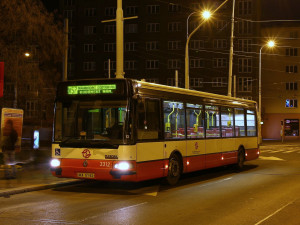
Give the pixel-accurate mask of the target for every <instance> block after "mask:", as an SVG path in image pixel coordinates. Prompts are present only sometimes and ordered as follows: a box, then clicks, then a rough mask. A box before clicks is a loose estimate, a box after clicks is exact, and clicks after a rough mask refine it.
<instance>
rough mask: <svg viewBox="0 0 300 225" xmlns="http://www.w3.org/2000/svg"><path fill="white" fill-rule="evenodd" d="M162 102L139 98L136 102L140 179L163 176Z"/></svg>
mask: <svg viewBox="0 0 300 225" xmlns="http://www.w3.org/2000/svg"><path fill="white" fill-rule="evenodd" d="M160 105H161V104H160V100H158V99H152V98H139V99H138V100H137V101H136V120H135V121H136V123H137V124H136V139H137V166H138V174H137V176H138V179H153V178H158V177H162V176H163V167H164V164H163V161H164V160H163V158H164V155H163V149H164V142H163V140H162V122H161V116H160V115H161V113H160V112H161V109H160Z"/></svg>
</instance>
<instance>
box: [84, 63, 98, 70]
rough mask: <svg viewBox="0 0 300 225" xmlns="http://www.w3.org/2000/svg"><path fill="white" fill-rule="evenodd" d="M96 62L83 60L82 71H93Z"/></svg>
mask: <svg viewBox="0 0 300 225" xmlns="http://www.w3.org/2000/svg"><path fill="white" fill-rule="evenodd" d="M95 70H96V62H83V71H95Z"/></svg>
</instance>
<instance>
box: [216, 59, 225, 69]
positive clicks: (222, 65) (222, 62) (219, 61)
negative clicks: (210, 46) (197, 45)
mask: <svg viewBox="0 0 300 225" xmlns="http://www.w3.org/2000/svg"><path fill="white" fill-rule="evenodd" d="M213 65H214V67H215V68H226V67H227V59H226V58H215V59H213Z"/></svg>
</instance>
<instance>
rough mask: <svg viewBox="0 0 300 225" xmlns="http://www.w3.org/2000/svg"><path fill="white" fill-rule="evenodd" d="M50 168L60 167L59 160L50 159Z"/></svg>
mask: <svg viewBox="0 0 300 225" xmlns="http://www.w3.org/2000/svg"><path fill="white" fill-rule="evenodd" d="M50 165H51V167H59V166H60V160H59V159H52V160H51V162H50Z"/></svg>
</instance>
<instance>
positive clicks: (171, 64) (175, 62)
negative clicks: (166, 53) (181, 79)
mask: <svg viewBox="0 0 300 225" xmlns="http://www.w3.org/2000/svg"><path fill="white" fill-rule="evenodd" d="M168 69H180V59H169V60H168Z"/></svg>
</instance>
